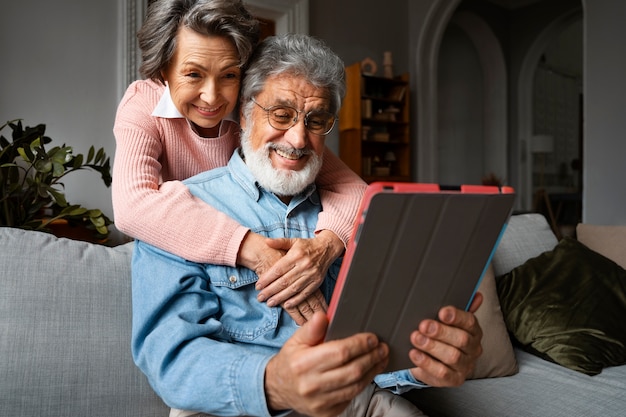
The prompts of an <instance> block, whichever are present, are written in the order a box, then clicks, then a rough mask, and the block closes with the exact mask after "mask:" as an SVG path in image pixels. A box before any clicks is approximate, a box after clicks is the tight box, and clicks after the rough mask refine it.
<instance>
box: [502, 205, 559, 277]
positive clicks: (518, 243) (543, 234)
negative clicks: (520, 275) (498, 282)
mask: <svg viewBox="0 0 626 417" xmlns="http://www.w3.org/2000/svg"><path fill="white" fill-rule="evenodd" d="M557 243H558V241H557V239H556V236H554V233H553V232H552V229H550V226H549V225H548V222H547V221H546V218H545V217H543V216H542V215H541V214H536V213H529V214H518V215H516V216H511V218H510V220H509V223H508V225H507V227H506V230H505V231H504V235H503V236H502V239H501V240H500V243H499V244H498V248H497V249H496V253H495V254H494V256H493V261H492V265H493V271H494V273H495V275H496V277H498V276H500V275H503V274H506V273H507V272H509V271H511V270H512V269H513V268H516V267H518V266H520V265H521V264H523V263H524V262H526V260H528V259H530V258H534V257H535V256H538V255H541V254H542V253H543V252H545V251H547V250H551V249H553V248H554V247H555V246H556V244H557Z"/></svg>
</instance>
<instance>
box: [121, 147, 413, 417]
mask: <svg viewBox="0 0 626 417" xmlns="http://www.w3.org/2000/svg"><path fill="white" fill-rule="evenodd" d="M185 183H186V184H187V186H188V187H189V190H190V192H191V193H192V194H193V195H195V196H197V197H198V198H200V199H202V200H204V201H206V202H207V203H208V204H210V205H212V206H213V207H214V208H216V209H217V210H220V211H222V212H224V213H226V214H228V215H229V216H231V217H232V218H233V219H234V220H236V221H238V222H239V223H240V224H242V225H245V226H247V227H249V228H250V229H251V230H252V231H253V232H256V233H259V234H261V235H264V236H268V237H272V238H278V237H289V238H310V237H313V236H314V231H315V226H316V223H317V215H318V213H319V212H320V211H321V205H320V200H319V196H318V193H317V191H316V190H315V187H314V186H311V187H309V188H307V190H305V192H304V193H302V194H301V195H298V196H295V197H294V198H292V200H291V201H290V203H289V204H288V205H286V204H284V203H283V202H282V201H281V200H280V199H278V198H277V197H276V196H275V195H274V194H272V193H269V192H267V191H265V190H263V189H262V188H261V187H259V186H258V185H257V184H256V182H255V181H254V178H253V176H252V174H251V173H250V171H249V170H248V169H247V167H246V165H245V163H244V162H243V160H242V159H241V157H240V156H239V153H238V152H235V153H234V154H233V157H232V158H231V160H230V162H229V164H228V165H227V166H226V167H223V168H218V169H214V170H211V171H207V172H204V173H202V174H199V175H196V176H194V177H192V178H190V179H188V180H187V181H185ZM340 262H341V259H338V260H337V261H335V262H334V263H333V264H332V265H331V267H330V269H329V272H328V274H327V276H326V278H325V280H324V282H323V284H322V286H321V287H320V290H321V291H322V293H323V294H324V296H325V298H326V300H327V301H329V300H330V296H331V294H332V290H333V288H334V285H335V282H336V279H337V274H338V272H339V267H340ZM257 279H258V277H257V275H256V274H255V273H254V272H253V271H251V270H249V269H247V268H243V267H228V266H223V265H213V264H201V263H195V262H190V261H186V260H184V259H183V258H180V257H178V256H176V255H173V254H171V253H169V252H165V251H163V250H160V249H158V248H156V247H154V246H151V245H148V244H146V243H144V242H141V241H137V242H136V245H135V249H134V251H133V260H132V286H133V291H132V294H133V295H132V296H133V330H132V354H133V359H134V360H135V363H136V364H137V366H138V367H139V368H140V369H141V370H142V371H143V372H144V374H145V375H146V376H147V378H148V380H149V381H150V384H151V385H152V387H153V389H154V390H155V392H156V393H157V394H158V395H159V396H160V397H161V398H162V399H163V400H164V401H165V402H166V404H167V405H168V406H170V407H173V408H179V409H185V410H194V411H202V412H206V413H210V414H215V415H254V416H269V415H270V414H269V412H268V407H267V403H266V398H265V392H264V376H265V368H266V365H267V363H268V361H269V360H270V358H271V357H272V356H273V355H275V354H276V353H277V352H278V351H279V350H280V348H281V347H282V346H283V344H284V343H285V342H286V341H287V339H289V338H290V337H291V336H292V334H293V333H294V331H295V330H296V329H297V325H296V324H295V322H294V321H293V319H291V317H290V316H289V315H288V314H287V313H286V312H285V311H284V310H283V309H282V308H280V307H268V306H267V304H266V303H261V302H259V301H257V299H256V297H257V294H258V291H257V290H256V289H255V286H254V284H255V283H256V281H257ZM378 380H380V382H379V381H378ZM377 382H379V384H382V385H383V386H384V387H392V388H399V389H400V390H405V389H404V388H403V387H409V388H414V387H416V386H422V385H421V384H420V383H417V382H416V381H415V380H414V379H413V378H412V376H411V375H410V373H408V372H405V371H403V372H396V373H393V374H385V375H380V376H379V377H377Z"/></svg>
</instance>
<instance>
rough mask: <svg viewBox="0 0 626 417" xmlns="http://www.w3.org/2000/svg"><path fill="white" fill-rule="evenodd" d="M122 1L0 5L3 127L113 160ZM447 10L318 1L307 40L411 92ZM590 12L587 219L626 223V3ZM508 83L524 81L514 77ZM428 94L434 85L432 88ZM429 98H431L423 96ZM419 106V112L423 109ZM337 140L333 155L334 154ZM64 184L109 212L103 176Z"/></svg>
mask: <svg viewBox="0 0 626 417" xmlns="http://www.w3.org/2000/svg"><path fill="white" fill-rule="evenodd" d="M118 3H119V2H118V1H115V2H114V1H104V2H87V1H84V0H56V1H54V2H51V1H48V0H22V1H20V2H6V4H3V9H2V13H1V14H0V47H1V48H2V51H3V59H2V77H0V91H1V92H2V94H1V95H0V123H4V121H6V120H9V119H13V118H16V117H17V118H24V119H25V123H26V124H36V123H46V124H47V126H48V131H47V133H48V134H49V136H51V137H53V138H55V139H58V140H59V141H62V142H66V143H67V144H70V145H72V146H74V147H75V149H76V151H77V152H86V151H87V149H88V148H89V146H90V145H92V144H93V145H95V146H96V147H100V146H103V147H104V148H105V150H106V152H107V154H109V155H110V156H113V154H114V149H115V140H114V138H113V134H112V126H113V120H114V117H115V109H116V107H117V102H118V100H119V91H118V90H119V88H118V76H117V73H118V49H119V43H118V39H117V37H118V33H119V32H120V30H121V28H120V19H119V17H118V14H119V6H118ZM548 3H550V4H554V1H553V0H550V1H549V2H548ZM557 3H558V2H557ZM448 4H450V2H449V1H448V0H443V1H442V0H420V1H414V0H388V1H386V2H384V5H381V2H379V1H373V0H363V1H361V0H345V1H341V2H337V1H334V0H314V1H311V2H310V11H309V15H310V30H309V32H310V33H311V34H312V35H315V36H319V37H320V38H322V39H324V40H326V41H327V42H328V44H329V45H330V46H331V47H332V48H333V49H334V50H335V51H337V52H338V53H339V55H340V56H341V57H342V58H343V59H344V61H345V62H346V63H348V64H349V63H352V62H356V61H360V60H362V59H363V58H364V57H367V56H371V57H372V58H373V59H375V60H377V61H379V62H380V61H381V60H382V53H383V52H384V51H386V50H391V51H392V53H393V56H394V63H395V64H396V69H397V71H399V72H404V71H410V72H411V76H412V83H413V87H414V82H415V75H416V74H415V71H414V70H412V69H411V68H415V67H416V62H417V59H418V57H419V56H420V55H419V50H418V48H419V47H420V45H422V43H421V42H422V41H424V38H423V37H424V36H431V35H428V33H426V35H425V32H424V27H425V26H426V17H427V16H433V15H434V16H435V17H437V16H438V15H445V13H444V12H445V8H446V7H449V6H447V5H448ZM583 4H584V9H585V10H584V11H585V48H586V57H585V69H584V72H585V78H584V95H585V102H584V111H585V124H584V136H585V138H586V140H585V148H584V156H583V164H584V169H585V171H584V172H585V177H584V178H583V186H584V190H585V193H584V196H583V205H584V219H583V220H584V221H586V222H591V223H607V224H626V210H624V207H626V193H625V192H624V186H623V178H626V164H624V163H623V159H624V155H626V140H624V139H623V137H624V133H623V132H626V117H624V114H623V113H624V109H626V83H625V82H624V76H623V74H626V55H625V54H624V53H623V45H622V44H621V43H620V42H619V40H621V39H624V38H625V37H626V26H625V25H624V24H623V22H624V21H626V2H615V1H613V0H593V1H589V0H586V1H584V3H583ZM533 22H534V23H537V17H536V16H529V17H528V19H521V20H519V21H518V22H516V23H517V24H519V25H520V26H517V27H513V28H512V31H513V33H516V32H520V31H521V30H524V28H528V26H529V25H531V24H533ZM524 25H526V26H524ZM500 30H502V29H501V28H500V29H497V30H496V31H497V32H499V31H500ZM527 41H528V40H527V39H525V38H524V37H523V35H518V38H517V39H512V40H511V44H510V45H509V46H511V47H512V48H513V49H515V50H518V51H521V50H523V49H524V48H523V44H524V43H525V42H527ZM509 58H510V62H509V64H510V65H511V66H512V67H516V66H519V65H520V59H521V57H520V56H519V55H516V54H515V53H513V55H511V56H509ZM511 82H512V84H511V85H515V83H516V82H517V79H516V78H515V75H514V76H513V79H512V80H511ZM429 88H430V89H432V88H435V89H436V86H425V89H429ZM431 93H432V92H428V91H426V96H428V94H431ZM412 98H413V102H412V105H413V106H419V105H420V103H419V102H418V101H417V100H416V98H415V96H413V97H412ZM511 111H515V109H514V108H512V109H511ZM413 124H414V126H413V127H414V129H413V131H414V136H415V135H417V134H423V131H422V130H420V129H422V126H418V125H417V121H416V120H414V121H413ZM511 129H512V130H514V129H516V126H514V125H512V126H511ZM332 140H333V139H332V138H330V140H329V142H331V143H330V145H331V148H333V147H334V149H335V150H336V149H337V148H336V142H335V143H334V144H333V143H332ZM335 140H336V139H335ZM418 151H419V150H418ZM417 168H418V169H419V167H417ZM88 175H91V174H88ZM418 175H419V173H416V178H419V176H418ZM66 185H67V194H68V198H69V199H70V201H71V202H74V203H83V204H86V205H88V206H91V207H100V208H102V209H104V211H105V213H107V214H109V215H110V214H111V209H110V205H111V203H110V190H109V189H107V188H106V187H104V185H102V183H101V182H100V180H99V178H98V177H97V175H95V174H93V176H92V177H90V178H89V179H86V178H81V179H80V180H77V181H74V179H73V178H68V179H67V181H66Z"/></svg>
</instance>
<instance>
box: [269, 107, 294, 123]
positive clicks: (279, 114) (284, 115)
mask: <svg viewBox="0 0 626 417" xmlns="http://www.w3.org/2000/svg"><path fill="white" fill-rule="evenodd" d="M273 117H274V119H276V120H279V121H286V122H288V121H290V120H291V119H292V118H293V115H292V114H291V112H289V111H286V110H275V111H274V113H273Z"/></svg>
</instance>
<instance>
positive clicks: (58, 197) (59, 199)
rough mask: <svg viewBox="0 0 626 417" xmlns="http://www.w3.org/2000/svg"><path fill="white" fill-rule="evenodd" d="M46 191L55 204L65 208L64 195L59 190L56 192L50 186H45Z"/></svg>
mask: <svg viewBox="0 0 626 417" xmlns="http://www.w3.org/2000/svg"><path fill="white" fill-rule="evenodd" d="M46 190H47V191H48V192H49V193H50V195H51V196H52V199H53V200H54V202H55V203H56V204H58V205H59V206H61V207H65V206H67V200H65V194H63V193H62V192H60V191H59V190H56V189H54V188H52V187H50V186H46Z"/></svg>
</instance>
